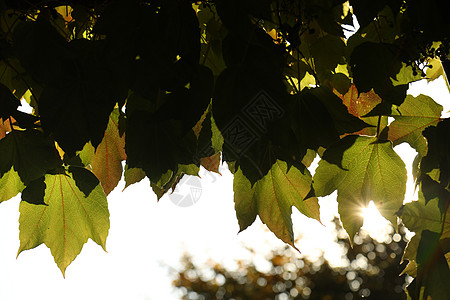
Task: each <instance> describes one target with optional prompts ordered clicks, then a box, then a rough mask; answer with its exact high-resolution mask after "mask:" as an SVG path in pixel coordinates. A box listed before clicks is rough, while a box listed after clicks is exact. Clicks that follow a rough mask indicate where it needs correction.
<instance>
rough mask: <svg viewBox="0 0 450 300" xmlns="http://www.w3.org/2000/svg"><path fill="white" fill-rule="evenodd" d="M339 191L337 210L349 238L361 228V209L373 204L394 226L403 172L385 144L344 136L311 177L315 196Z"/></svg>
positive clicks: (395, 155) (403, 193)
mask: <svg viewBox="0 0 450 300" xmlns="http://www.w3.org/2000/svg"><path fill="white" fill-rule="evenodd" d="M334 190H337V191H338V197H337V201H338V210H339V214H340V217H341V221H342V223H343V225H344V228H345V230H346V231H347V233H348V234H349V236H350V238H353V236H354V235H355V234H356V233H357V232H358V230H359V228H360V227H361V226H362V223H363V219H362V216H361V212H362V208H364V207H367V205H368V204H369V201H370V200H372V201H373V202H374V203H375V205H376V207H377V208H378V210H379V211H380V213H381V215H382V216H383V217H385V218H386V219H388V220H389V221H391V223H393V224H394V225H396V220H397V219H396V218H397V217H396V215H395V212H397V210H398V209H399V208H400V207H401V205H402V203H403V198H404V195H405V190H406V168H405V164H404V163H403V161H402V160H401V158H400V157H399V156H398V155H397V154H396V153H395V151H394V150H393V149H392V144H391V143H390V142H389V141H387V142H385V141H378V140H377V139H376V138H374V137H367V136H351V135H350V136H346V137H344V138H343V139H342V140H340V141H339V142H338V143H336V144H334V145H332V146H331V147H329V148H328V149H327V150H326V151H325V153H324V155H323V157H322V159H321V161H320V162H319V166H318V168H317V169H316V173H315V174H314V191H315V192H316V196H326V195H329V194H330V193H332V192H333V191H334Z"/></svg>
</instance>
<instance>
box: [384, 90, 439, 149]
mask: <svg viewBox="0 0 450 300" xmlns="http://www.w3.org/2000/svg"><path fill="white" fill-rule="evenodd" d="M441 113H442V106H441V105H439V104H437V103H436V102H434V101H433V99H432V98H431V97H429V96H425V95H419V96H417V97H413V96H411V95H407V96H406V98H405V101H404V102H403V103H402V105H400V106H399V107H398V108H397V109H393V110H392V114H391V117H394V119H395V121H394V122H392V123H391V124H390V125H389V127H388V128H389V131H388V139H389V140H390V141H392V143H393V144H394V146H396V145H398V144H401V143H403V142H407V143H408V144H409V145H410V146H411V147H413V148H414V149H416V150H417V152H418V153H419V154H420V155H421V156H425V155H426V153H427V141H426V139H425V137H424V136H423V135H422V131H423V130H424V129H425V128H427V127H428V126H436V125H437V123H438V122H439V120H440V117H441Z"/></svg>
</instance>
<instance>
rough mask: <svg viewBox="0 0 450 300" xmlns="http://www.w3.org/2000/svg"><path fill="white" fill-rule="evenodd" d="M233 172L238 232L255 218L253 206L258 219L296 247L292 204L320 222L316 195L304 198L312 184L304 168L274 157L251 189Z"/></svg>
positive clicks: (242, 178) (238, 174) (240, 175)
mask: <svg viewBox="0 0 450 300" xmlns="http://www.w3.org/2000/svg"><path fill="white" fill-rule="evenodd" d="M236 174H237V177H235V180H236V181H237V182H235V183H234V184H233V187H234V192H235V205H236V208H237V217H238V220H239V224H240V228H241V231H242V230H244V229H245V228H246V227H247V226H249V225H250V224H251V223H252V222H253V221H254V219H255V209H256V210H257V213H258V215H259V217H260V218H261V221H262V222H263V223H264V224H266V225H267V227H268V228H269V229H270V230H271V231H272V232H273V233H274V234H275V235H276V236H277V237H278V238H279V239H281V240H282V241H283V242H285V243H287V244H289V245H291V246H293V247H294V248H295V245H294V233H293V229H292V220H291V213H292V207H293V206H294V207H296V208H297V209H298V210H299V211H300V212H301V213H303V214H304V215H305V216H307V217H310V218H313V219H316V220H319V221H320V213H319V204H318V200H317V198H315V197H311V198H307V197H308V196H309V194H310V192H311V183H312V177H311V175H310V174H309V172H308V171H307V169H305V172H304V173H302V172H300V171H299V170H298V169H297V168H296V167H294V166H292V167H291V168H288V166H287V164H286V162H283V161H280V160H277V161H276V162H275V163H274V164H273V166H272V168H271V169H270V170H269V172H268V174H267V175H266V176H264V178H262V179H261V180H260V181H258V182H257V183H256V184H255V185H254V187H253V188H251V185H250V182H249V181H248V180H247V179H246V178H245V177H244V176H243V175H242V174H241V173H240V171H238V172H237V173H236ZM238 209H243V211H239V210H238Z"/></svg>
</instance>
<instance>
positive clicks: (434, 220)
mask: <svg viewBox="0 0 450 300" xmlns="http://www.w3.org/2000/svg"><path fill="white" fill-rule="evenodd" d="M399 216H400V217H401V219H402V222H403V224H405V226H406V227H407V228H408V229H409V230H411V231H414V232H416V234H417V233H420V232H421V231H422V230H429V231H433V232H437V233H440V232H441V229H442V217H441V212H440V210H439V207H438V199H437V198H434V199H432V200H430V201H429V202H428V203H427V204H426V205H425V201H413V202H409V203H406V204H405V205H404V206H403V207H402V209H401V210H400V212H399Z"/></svg>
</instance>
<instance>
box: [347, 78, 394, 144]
mask: <svg viewBox="0 0 450 300" xmlns="http://www.w3.org/2000/svg"><path fill="white" fill-rule="evenodd" d="M338 96H339V97H340V98H341V99H342V102H343V103H344V104H345V106H347V108H348V112H349V113H351V114H352V115H354V116H355V117H358V118H363V120H364V122H366V123H367V124H370V125H372V126H373V127H366V128H364V129H362V130H360V131H358V132H355V133H354V134H360V135H372V136H374V135H376V133H377V128H376V126H377V125H378V116H374V117H364V116H365V115H367V114H368V113H369V112H370V111H372V109H374V108H375V107H376V106H377V105H378V104H380V103H381V98H380V97H379V96H378V95H377V94H376V93H375V92H374V91H373V90H370V91H369V92H367V93H358V90H357V89H356V86H355V85H354V84H352V85H351V86H350V88H349V89H348V91H347V93H345V94H344V95H340V94H339V95H338ZM387 124H388V119H387V117H385V116H383V117H382V120H381V124H380V126H381V128H384V127H385V126H387Z"/></svg>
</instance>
